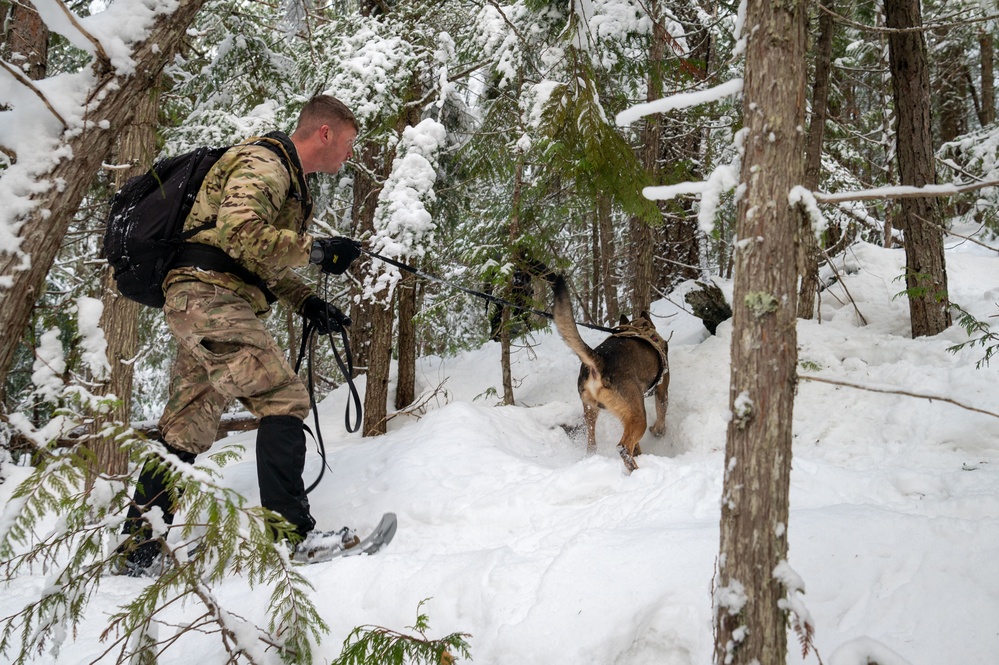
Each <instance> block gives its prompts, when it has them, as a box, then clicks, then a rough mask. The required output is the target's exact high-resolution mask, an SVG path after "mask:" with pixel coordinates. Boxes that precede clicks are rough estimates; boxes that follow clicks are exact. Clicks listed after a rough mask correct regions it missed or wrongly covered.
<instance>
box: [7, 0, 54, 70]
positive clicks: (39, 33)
mask: <svg viewBox="0 0 999 665" xmlns="http://www.w3.org/2000/svg"><path fill="white" fill-rule="evenodd" d="M0 25H4V26H5V30H4V33H3V49H0V52H2V53H3V59H4V60H6V61H7V62H9V63H11V64H14V65H16V66H18V67H20V68H21V71H23V72H24V73H25V74H26V75H27V76H28V78H29V79H31V80H33V81H38V80H41V79H43V78H45V74H46V72H47V71H48V63H49V29H48V27H47V26H46V25H45V23H44V21H42V17H41V16H39V15H38V11H37V10H36V9H35V7H34V6H33V5H32V4H31V3H30V2H28V0H16V1H13V2H11V3H10V5H9V9H8V11H6V12H3V11H0Z"/></svg>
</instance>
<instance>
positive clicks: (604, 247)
mask: <svg viewBox="0 0 999 665" xmlns="http://www.w3.org/2000/svg"><path fill="white" fill-rule="evenodd" d="M597 217H598V219H599V223H600V281H601V287H602V291H603V294H604V308H605V311H606V312H607V316H606V317H604V319H603V321H604V322H605V323H611V324H614V323H617V321H618V319H619V318H620V317H621V304H620V303H619V302H618V299H617V278H616V277H615V273H614V266H615V264H616V262H617V261H616V259H617V251H616V249H615V245H616V243H615V242H614V221H613V220H612V219H611V202H610V199H609V198H607V197H606V196H601V197H600V198H599V199H598V201H597ZM594 292H595V293H597V294H599V293H600V291H598V290H597V289H594ZM595 297H596V296H595ZM599 312H600V308H599V307H594V308H593V316H594V319H593V321H594V323H600V319H598V318H597V315H598V313H599Z"/></svg>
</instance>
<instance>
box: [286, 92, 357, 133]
mask: <svg viewBox="0 0 999 665" xmlns="http://www.w3.org/2000/svg"><path fill="white" fill-rule="evenodd" d="M341 124H346V125H348V126H350V127H352V128H353V129H354V131H355V132H359V131H360V127H359V126H358V124H357V118H355V117H354V112H353V111H351V110H350V109H349V108H347V105H346V104H344V103H343V102H341V101H340V100H339V99H337V98H336V97H333V96H332V95H316V96H315V97H313V98H312V99H310V100H309V101H307V102H305V106H303V107H302V111H301V112H300V113H299V114H298V128H297V129H296V130H295V131H296V132H301V133H303V134H304V135H306V136H308V135H310V134H312V133H314V132H316V131H317V130H318V129H319V128H320V127H322V126H323V125H329V126H330V127H334V128H336V127H337V125H341Z"/></svg>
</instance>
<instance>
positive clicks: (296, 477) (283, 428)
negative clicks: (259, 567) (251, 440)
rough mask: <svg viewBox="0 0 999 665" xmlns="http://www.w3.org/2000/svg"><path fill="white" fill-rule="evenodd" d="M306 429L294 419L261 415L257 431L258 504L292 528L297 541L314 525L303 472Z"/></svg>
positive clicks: (291, 417) (299, 421)
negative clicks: (285, 521)
mask: <svg viewBox="0 0 999 665" xmlns="http://www.w3.org/2000/svg"><path fill="white" fill-rule="evenodd" d="M304 470H305V428H304V425H303V423H302V421H301V420H300V419H298V418H296V417H294V416H264V417H263V418H261V419H260V429H258V430H257V482H258V483H259V485H260V505H262V506H263V507H264V508H267V509H268V510H272V511H274V512H275V513H277V514H279V515H281V516H282V517H284V518H285V519H286V520H288V521H289V522H291V524H292V525H293V526H294V527H295V530H296V532H297V534H296V535H297V536H298V538H299V539H301V538H304V537H305V534H307V533H308V532H309V531H311V530H312V529H313V527H315V526H316V520H314V519H312V514H311V513H310V512H309V499H308V497H307V496H306V494H305V482H304V481H303V480H302V471H304Z"/></svg>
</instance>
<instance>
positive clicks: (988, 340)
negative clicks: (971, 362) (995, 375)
mask: <svg viewBox="0 0 999 665" xmlns="http://www.w3.org/2000/svg"><path fill="white" fill-rule="evenodd" d="M950 306H951V307H952V308H953V309H955V310H957V311H958V313H959V315H958V319H957V322H958V324H959V325H960V326H961V327H962V328H964V331H965V332H966V333H968V336H969V337H973V336H974V335H976V334H977V335H979V336H978V337H977V338H974V339H969V340H968V341H966V342H961V343H960V344H955V345H954V346H951V347H948V348H947V350H948V351H950V352H951V353H957V352H958V351H960V350H961V349H963V348H965V347H966V346H981V347H984V348H985V356H984V357H983V358H982V359H981V360H979V361H978V362H977V363H975V369H981V368H982V365H983V364H984V365H986V366H988V364H989V361H990V360H991V359H992V356H994V355H995V354H996V353H997V352H999V335H996V334H995V333H993V332H992V330H991V328H990V327H989V324H987V323H985V322H983V321H979V320H978V319H976V318H975V317H974V316H972V315H971V314H970V313H969V312H967V311H965V310H964V309H963V308H961V307H959V306H958V305H955V304H953V303H951V305H950Z"/></svg>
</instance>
